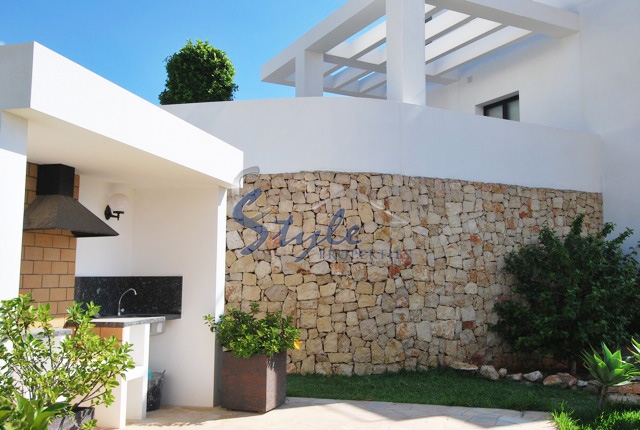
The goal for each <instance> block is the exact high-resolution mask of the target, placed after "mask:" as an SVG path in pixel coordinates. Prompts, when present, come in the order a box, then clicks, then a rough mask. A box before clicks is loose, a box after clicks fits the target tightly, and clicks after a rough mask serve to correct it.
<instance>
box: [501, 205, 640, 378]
mask: <svg viewBox="0 0 640 430" xmlns="http://www.w3.org/2000/svg"><path fill="white" fill-rule="evenodd" d="M583 221H584V216H583V215H580V216H578V217H577V218H576V220H575V221H574V222H573V224H572V226H571V231H570V233H569V234H568V235H567V237H566V238H564V240H562V239H561V238H559V237H558V236H557V235H556V234H555V233H554V232H553V231H552V230H550V229H548V228H544V229H543V230H542V231H541V233H540V237H539V241H538V243H537V244H532V245H528V246H524V247H523V248H521V249H520V250H518V251H517V252H513V253H511V254H510V255H509V256H508V257H507V259H506V270H507V272H508V273H509V274H511V275H513V279H514V283H513V287H512V292H513V297H512V298H509V299H507V300H504V301H503V302H502V303H497V304H496V312H497V314H498V317H499V320H498V322H497V324H495V325H493V326H492V327H491V328H492V329H493V330H495V331H496V332H497V333H499V334H500V335H501V336H502V338H503V339H505V340H506V341H507V342H508V343H509V344H510V345H511V346H512V347H513V349H514V350H516V351H525V352H527V353H534V354H537V355H540V356H542V355H546V354H553V356H554V357H555V358H556V359H558V360H569V361H571V362H573V363H574V365H573V366H572V370H573V371H575V360H577V358H578V357H579V355H580V352H581V351H582V350H585V349H587V348H588V347H589V346H590V345H592V344H598V343H600V342H601V341H605V342H606V343H607V344H609V345H623V344H624V343H626V341H627V340H628V339H629V338H630V337H631V336H632V334H633V331H634V330H635V329H637V322H638V310H639V309H640V288H639V286H638V263H637V261H636V259H635V250H634V251H633V252H632V253H631V254H625V253H624V252H623V250H622V243H623V242H624V240H625V239H626V238H627V237H629V236H630V235H631V233H632V232H631V230H629V229H627V230H626V231H624V232H623V233H621V234H620V235H619V236H617V237H616V238H615V239H613V240H607V239H606V237H607V236H608V235H609V234H610V233H611V232H612V231H613V229H614V225H613V224H610V223H608V224H606V225H605V226H604V228H603V230H602V231H601V232H600V233H599V234H595V235H587V236H585V235H583V234H582V226H583Z"/></svg>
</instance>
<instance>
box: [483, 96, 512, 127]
mask: <svg viewBox="0 0 640 430" xmlns="http://www.w3.org/2000/svg"><path fill="white" fill-rule="evenodd" d="M483 113H484V116H490V117H493V118H502V119H510V120H512V121H520V96H519V95H515V96H513V97H509V98H506V99H503V100H500V101H497V102H495V103H491V104H488V105H486V106H484V108H483Z"/></svg>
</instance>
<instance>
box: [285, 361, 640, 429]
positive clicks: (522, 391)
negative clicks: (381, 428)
mask: <svg viewBox="0 0 640 430" xmlns="http://www.w3.org/2000/svg"><path fill="white" fill-rule="evenodd" d="M287 395H288V396H292V397H314V398H322V399H337V400H374V401H383V402H396V403H418V404H431V405H445V406H468V407H480V408H500V409H512V410H516V411H545V412H553V413H554V414H553V415H554V420H556V423H557V424H558V426H559V429H560V430H569V429H578V430H588V429H627V428H628V429H638V428H640V421H634V420H640V411H639V410H638V409H636V408H633V407H630V406H616V407H610V409H608V410H607V412H606V413H605V414H603V415H602V416H600V413H599V411H598V398H597V396H596V394H595V393H590V392H586V391H582V390H567V389H562V388H557V387H545V386H543V385H542V384H530V385H527V384H523V383H520V382H514V381H510V380H499V381H490V380H488V379H485V378H483V377H481V376H479V375H477V374H475V373H474V374H469V373H465V372H460V371H456V370H453V369H450V368H438V369H431V370H429V371H420V372H409V371H403V372H399V373H394V374H383V375H369V376H323V375H304V376H303V375H294V374H292V375H288V376H287ZM565 411H570V412H565ZM614 422H615V423H616V424H611V423H614ZM620 422H622V423H623V424H620ZM627 422H629V423H633V424H632V426H630V427H624V426H621V425H625V424H624V423H627ZM560 423H562V425H564V427H562V426H561V424H560ZM594 425H595V427H592V426H594ZM612 425H615V426H612ZM572 426H573V427H572ZM585 426H586V427H585Z"/></svg>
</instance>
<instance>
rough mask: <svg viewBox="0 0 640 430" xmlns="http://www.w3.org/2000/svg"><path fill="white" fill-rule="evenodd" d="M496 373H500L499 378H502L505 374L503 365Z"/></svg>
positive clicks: (505, 370)
mask: <svg viewBox="0 0 640 430" xmlns="http://www.w3.org/2000/svg"><path fill="white" fill-rule="evenodd" d="M498 375H500V377H501V378H504V377H506V376H507V369H505V368H504V367H503V368H501V369H500V370H498Z"/></svg>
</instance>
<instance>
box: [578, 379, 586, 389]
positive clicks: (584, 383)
mask: <svg viewBox="0 0 640 430" xmlns="http://www.w3.org/2000/svg"><path fill="white" fill-rule="evenodd" d="M587 385H589V383H588V382H587V381H583V380H582V379H578V382H577V384H576V386H577V387H578V388H585V387H586V386H587Z"/></svg>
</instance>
